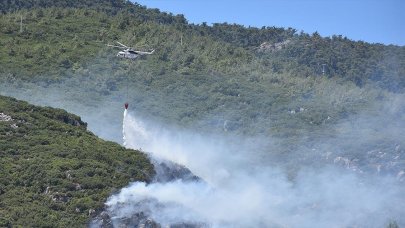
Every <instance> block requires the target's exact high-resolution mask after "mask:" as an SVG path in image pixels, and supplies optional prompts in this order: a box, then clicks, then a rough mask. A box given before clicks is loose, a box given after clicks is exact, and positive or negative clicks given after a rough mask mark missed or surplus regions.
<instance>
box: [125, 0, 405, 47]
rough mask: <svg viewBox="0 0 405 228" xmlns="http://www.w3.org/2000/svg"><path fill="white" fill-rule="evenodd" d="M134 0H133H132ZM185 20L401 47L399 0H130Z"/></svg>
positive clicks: (403, 19) (402, 5)
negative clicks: (282, 29)
mask: <svg viewBox="0 0 405 228" xmlns="http://www.w3.org/2000/svg"><path fill="white" fill-rule="evenodd" d="M132 1H134V0H132ZM136 2H138V3H139V4H141V5H146V6H147V7H149V8H159V9H160V10H161V11H166V12H172V13H174V14H184V15H185V16H186V18H187V20H188V21H189V22H190V23H196V24H199V23H201V22H208V23H215V22H228V23H237V24H243V25H246V26H249V25H250V26H255V27H262V26H277V27H292V28H295V29H297V30H298V31H301V30H303V31H304V32H307V33H313V32H315V31H318V32H319V33H320V34H321V35H322V36H330V35H332V34H337V35H339V34H340V35H343V36H347V37H348V38H350V39H353V40H363V41H367V42H371V43H384V44H397V45H405V0H245V1H242V0H136Z"/></svg>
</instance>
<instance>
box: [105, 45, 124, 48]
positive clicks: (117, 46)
mask: <svg viewBox="0 0 405 228" xmlns="http://www.w3.org/2000/svg"><path fill="white" fill-rule="evenodd" d="M107 46H108V47H115V48H121V49H122V48H124V47H121V46H115V45H111V44H107Z"/></svg>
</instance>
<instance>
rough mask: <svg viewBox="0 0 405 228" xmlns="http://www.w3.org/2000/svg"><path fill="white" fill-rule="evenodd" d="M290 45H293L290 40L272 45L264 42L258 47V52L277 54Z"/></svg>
mask: <svg viewBox="0 0 405 228" xmlns="http://www.w3.org/2000/svg"><path fill="white" fill-rule="evenodd" d="M289 43H291V40H290V39H287V40H284V41H282V42H278V43H270V42H264V43H262V44H260V46H259V47H257V51H258V52H275V51H279V50H281V49H283V48H285V47H286V46H287V45H288V44H289Z"/></svg>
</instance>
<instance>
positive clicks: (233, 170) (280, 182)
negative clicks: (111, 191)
mask: <svg viewBox="0 0 405 228" xmlns="http://www.w3.org/2000/svg"><path fill="white" fill-rule="evenodd" d="M123 132H124V140H125V142H124V144H125V145H126V146H127V147H130V148H134V149H141V150H143V151H145V152H147V153H148V154H149V155H150V156H151V157H152V158H156V159H163V160H168V161H172V162H175V163H178V164H180V165H184V166H185V167H187V168H188V169H190V170H191V172H193V173H194V174H195V175H197V176H198V177H200V178H201V179H200V180H194V181H182V180H180V179H179V180H173V181H170V182H165V183H160V182H155V183H151V184H146V183H139V182H136V183H132V184H131V185H129V186H128V187H126V188H124V189H122V190H121V192H120V193H119V194H117V195H113V196H111V197H110V198H109V199H108V201H107V203H106V205H107V207H108V211H109V214H111V215H112V216H113V217H112V218H113V221H114V223H115V225H119V221H122V219H123V218H130V217H131V216H133V215H134V214H137V213H143V214H144V215H145V216H147V217H148V218H150V219H152V220H153V221H155V222H157V223H159V224H161V225H162V226H166V225H168V226H170V225H176V224H188V225H194V226H196V227H383V226H384V225H386V224H387V223H388V222H389V221H390V220H396V221H397V222H398V223H399V224H400V225H401V224H404V221H403V218H402V217H401V213H402V212H403V209H402V208H401V205H402V204H403V202H405V201H404V196H403V194H402V195H401V194H400V188H399V186H398V183H397V181H395V180H394V179H390V178H387V177H384V178H382V177H368V178H360V177H359V176H358V175H357V174H356V173H354V172H350V171H347V170H344V169H339V168H336V167H335V168H333V167H327V166H325V167H324V168H322V169H321V170H315V169H308V168H307V169H305V168H303V169H301V170H300V171H299V172H298V174H297V175H296V177H295V178H294V180H289V179H288V178H287V175H286V174H285V172H284V171H282V170H280V169H278V168H276V167H272V166H269V165H266V163H260V162H258V161H257V160H255V159H254V156H249V154H252V151H254V150H259V149H260V148H259V147H262V146H265V144H261V143H257V142H256V143H255V144H254V145H252V144H251V141H249V140H243V139H241V138H237V139H235V138H233V139H232V138H225V137H220V136H218V135H214V136H213V135H211V136H207V135H201V134H197V133H194V132H191V131H186V130H179V129H167V128H166V129H165V128H163V127H157V126H156V125H154V124H152V123H148V122H146V121H141V120H139V119H137V118H135V117H134V116H133V115H131V114H130V113H127V111H125V113H124V124H123ZM274 148H276V147H274ZM401 202H402V203H401Z"/></svg>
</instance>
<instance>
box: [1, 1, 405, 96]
mask: <svg viewBox="0 0 405 228" xmlns="http://www.w3.org/2000/svg"><path fill="white" fill-rule="evenodd" d="M1 4H2V5H1V7H0V9H2V12H3V15H2V16H1V20H0V21H1V31H0V32H1V34H2V36H1V37H2V39H1V40H0V42H1V44H2V45H1V47H2V49H3V50H2V56H1V58H0V64H1V65H2V66H4V67H3V70H2V71H3V73H4V72H6V73H13V72H15V71H17V70H24V68H25V70H26V71H29V72H30V73H31V74H38V73H43V72H54V73H56V74H60V73H61V72H66V71H67V70H69V71H72V70H77V68H80V67H83V66H82V65H85V61H88V60H89V59H91V58H94V57H95V56H96V55H100V52H101V53H102V55H101V56H103V57H106V56H105V54H106V48H105V47H104V46H103V45H104V44H105V43H109V42H114V41H116V40H120V41H122V42H125V43H127V44H128V45H131V46H137V47H140V48H155V49H157V55H155V57H153V59H152V60H149V61H148V62H149V63H150V67H151V68H152V69H155V71H158V73H160V74H165V73H170V72H174V73H180V74H190V73H194V72H196V71H197V72H200V73H201V72H212V71H215V72H218V73H236V72H237V73H242V72H243V71H242V69H244V70H245V72H248V74H253V73H254V72H257V73H260V74H266V73H268V72H272V73H288V74H289V75H291V76H298V77H308V76H314V75H318V76H319V75H322V69H324V74H325V75H326V76H328V77H338V78H344V79H346V80H349V81H352V82H354V83H356V85H358V86H364V85H365V84H366V83H369V82H376V83H377V84H378V85H379V86H381V87H383V88H386V89H389V90H392V91H398V90H402V89H403V87H404V85H405V84H404V76H403V75H404V74H405V73H404V72H405V70H404V69H405V63H404V58H405V48H404V47H397V46H385V45H382V44H369V43H365V42H362V41H358V42H355V41H351V40H350V39H348V38H346V37H342V36H339V35H336V36H332V37H321V36H319V34H318V33H314V34H311V35H310V34H305V33H302V32H301V33H297V31H296V30H295V29H293V28H288V29H284V28H277V27H263V28H253V27H249V28H246V27H244V26H240V25H235V24H227V23H223V24H213V25H212V26H208V25H206V24H205V23H203V24H201V25H194V24H189V23H187V20H186V19H185V18H184V17H183V16H182V15H176V16H174V15H171V14H167V13H162V12H159V10H156V9H155V10H153V9H146V8H145V7H143V6H140V5H138V4H136V3H135V4H133V3H130V2H128V1H119V0H109V1H107V0H104V1H45V0H43V1H3V2H2V3H1ZM21 9H22V10H21ZM27 10H28V11H27ZM10 12H12V13H10ZM13 12H14V13H13ZM21 17H22V19H23V26H22V29H21V28H20V20H21ZM83 28H85V29H83ZM110 51H111V50H110ZM21 62H24V63H25V64H24V65H23V69H19V68H21V64H18V65H15V64H16V63H21ZM13 63H14V64H13ZM323 65H324V66H323ZM17 66H18V67H17ZM32 66H35V68H36V69H34V70H31V69H30V68H31V67H32ZM157 66H160V67H157ZM84 68H85V66H84ZM156 68H158V69H156ZM28 69H29V70H28ZM25 73H27V72H25ZM21 76H22V75H19V77H21ZM51 79H52V77H51Z"/></svg>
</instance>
